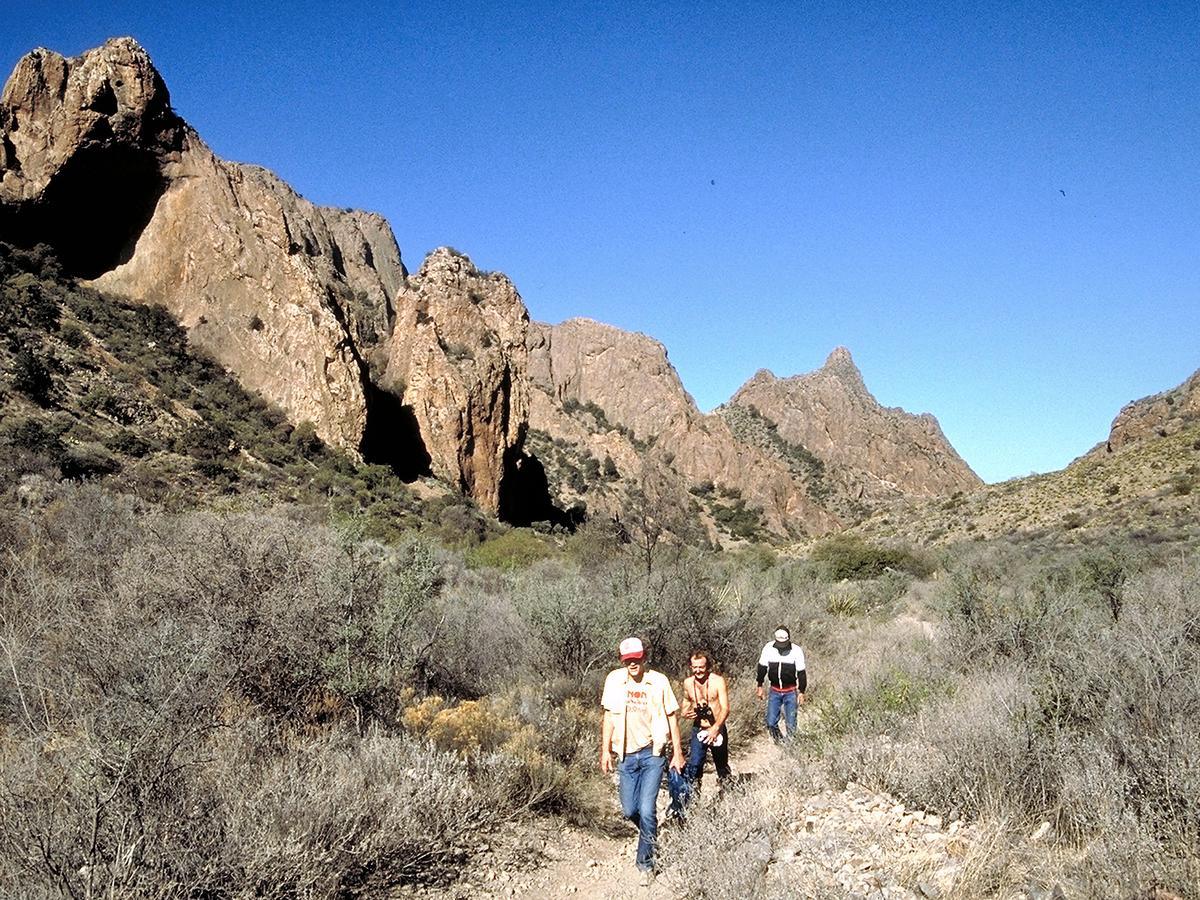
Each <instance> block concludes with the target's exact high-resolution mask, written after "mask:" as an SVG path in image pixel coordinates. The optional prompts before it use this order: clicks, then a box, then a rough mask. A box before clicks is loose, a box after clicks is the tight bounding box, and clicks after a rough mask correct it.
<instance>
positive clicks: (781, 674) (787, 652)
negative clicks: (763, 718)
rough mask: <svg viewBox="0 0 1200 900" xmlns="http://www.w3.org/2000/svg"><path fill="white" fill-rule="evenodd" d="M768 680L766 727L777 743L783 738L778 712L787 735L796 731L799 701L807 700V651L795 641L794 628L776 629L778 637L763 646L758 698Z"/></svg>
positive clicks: (760, 660) (759, 670)
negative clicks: (805, 662)
mask: <svg viewBox="0 0 1200 900" xmlns="http://www.w3.org/2000/svg"><path fill="white" fill-rule="evenodd" d="M764 680H765V681H766V682H767V688H768V690H769V692H770V693H769V696H768V697H767V731H768V732H770V734H771V737H772V739H774V741H775V743H779V742H780V741H782V740H783V736H782V735H781V734H780V733H779V714H780V713H781V712H782V713H783V715H784V718H785V719H786V721H787V736H788V737H789V738H790V737H791V736H792V735H794V734H795V733H796V704H797V703H803V702H804V692H805V691H806V690H807V689H808V673H807V672H806V671H805V669H804V651H803V650H801V649H800V646H799V645H798V644H793V643H792V635H791V632H789V631H788V630H787V628H786V627H785V626H783V625H780V626H779V627H778V628H777V629H776V630H775V640H773V641H771V642H770V643H768V644H767V645H766V646H765V647H763V649H762V654H761V655H760V656H759V657H758V690H757V693H758V699H759V700H762V699H763V696H764V694H763V681H764Z"/></svg>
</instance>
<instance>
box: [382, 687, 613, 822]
mask: <svg viewBox="0 0 1200 900" xmlns="http://www.w3.org/2000/svg"><path fill="white" fill-rule="evenodd" d="M584 709H585V708H584V706H583V705H582V704H581V703H580V702H579V701H578V700H576V699H574V698H568V699H567V700H566V702H565V703H562V704H560V705H552V704H551V703H549V702H548V701H547V699H546V698H545V697H544V696H542V695H540V694H538V693H535V692H533V691H530V690H527V689H526V690H523V689H520V688H518V689H515V690H514V689H512V688H509V689H508V690H507V691H506V692H505V693H503V694H501V695H497V696H495V697H491V698H487V699H483V700H465V701H461V702H459V703H449V702H447V701H446V700H444V699H442V698H441V697H438V696H430V697H427V698H425V699H424V700H422V701H421V702H419V703H416V704H414V705H412V706H410V707H409V708H407V709H406V710H405V712H404V715H403V723H404V726H405V728H406V729H407V731H408V732H409V733H410V734H412V735H414V736H418V737H421V738H423V739H425V740H428V741H430V742H431V743H432V744H433V745H434V746H435V747H437V748H439V749H441V750H443V751H446V752H452V753H456V754H458V755H459V756H460V757H462V758H464V759H466V760H468V761H476V760H477V759H478V757H479V756H480V755H481V754H482V755H487V756H489V757H490V759H491V761H492V762H491V764H492V765H495V763H496V762H499V763H500V767H499V769H497V771H496V774H497V775H499V776H500V783H502V784H503V790H504V792H505V794H506V797H505V799H506V801H507V802H506V804H505V806H506V809H507V810H508V813H509V814H510V815H511V814H513V813H515V812H516V811H518V810H522V809H542V810H553V811H556V812H569V813H572V814H575V815H577V816H578V815H581V814H587V813H594V812H595V809H594V807H593V804H592V801H591V799H590V798H589V796H588V793H587V792H586V790H580V786H579V785H577V784H576V782H578V781H579V774H578V773H572V772H571V771H570V770H569V767H570V766H571V765H572V764H574V763H577V762H578V760H579V757H580V755H581V753H586V756H587V759H588V761H589V762H590V761H591V758H592V757H593V755H594V753H593V752H592V751H593V750H594V747H593V744H594V737H595V734H596V732H597V730H598V727H599V726H598V719H597V718H596V717H594V716H588V715H587V714H586V713H585V711H584ZM585 746H586V748H587V750H586V751H584V749H583V748H584V747H585Z"/></svg>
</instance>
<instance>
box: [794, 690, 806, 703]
mask: <svg viewBox="0 0 1200 900" xmlns="http://www.w3.org/2000/svg"><path fill="white" fill-rule="evenodd" d="M796 702H797V703H799V704H800V705H801V706H803V705H804V704H805V703H806V702H807V700H806V698H805V696H804V692H803V691H797V693H796Z"/></svg>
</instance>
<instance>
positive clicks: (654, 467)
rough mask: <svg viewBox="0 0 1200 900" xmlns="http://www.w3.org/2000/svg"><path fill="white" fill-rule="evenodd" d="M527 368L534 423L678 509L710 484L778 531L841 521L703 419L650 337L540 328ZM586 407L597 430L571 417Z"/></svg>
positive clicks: (575, 324) (715, 422)
mask: <svg viewBox="0 0 1200 900" xmlns="http://www.w3.org/2000/svg"><path fill="white" fill-rule="evenodd" d="M529 372H530V380H531V383H532V388H533V390H532V401H531V411H530V426H531V427H532V428H537V429H539V430H541V431H544V432H546V433H548V434H549V435H550V436H551V438H558V439H559V440H567V441H571V442H574V443H576V444H578V445H583V446H585V447H586V448H587V450H588V452H590V453H591V454H593V455H594V456H597V457H598V456H600V455H601V454H603V455H607V456H608V457H609V458H611V459H613V460H614V461H615V463H616V467H617V469H618V470H619V471H621V472H626V473H631V475H632V480H633V481H634V482H635V483H644V482H646V481H651V482H653V483H655V484H657V485H659V490H660V491H661V492H664V494H665V496H667V497H674V498H675V499H674V500H673V503H674V504H675V505H676V506H678V505H681V504H686V503H687V502H689V501H688V499H687V496H688V495H687V491H688V490H689V489H695V488H696V487H697V486H706V487H707V488H709V489H718V490H721V491H724V492H725V494H726V495H727V496H728V497H729V498H730V499H734V498H736V499H739V500H742V501H743V502H744V504H745V505H746V506H749V507H751V508H752V509H754V510H759V511H761V515H762V519H763V523H764V525H765V527H766V528H767V529H768V530H770V531H772V532H775V533H776V534H780V535H785V534H789V533H809V534H820V533H824V532H826V531H829V530H830V529H832V528H836V527H837V526H838V524H839V522H838V519H837V517H836V516H834V515H832V514H830V513H829V511H828V510H826V509H825V508H823V507H822V506H821V505H819V504H818V503H816V502H814V501H813V500H812V499H811V498H810V497H808V496H807V495H806V493H805V491H804V490H803V488H802V486H801V485H799V484H797V483H796V481H795V480H794V479H793V478H792V477H791V475H790V474H789V472H788V470H787V468H786V467H785V466H783V465H782V464H780V463H779V462H778V461H776V460H773V459H769V458H767V457H765V456H764V455H762V454H761V453H759V452H758V451H757V450H756V449H755V448H753V447H749V446H746V445H744V444H741V443H739V442H738V441H736V440H735V439H734V436H733V434H732V432H731V431H730V429H729V426H728V425H727V424H726V423H725V422H724V421H723V420H722V419H721V418H720V417H718V416H712V415H703V414H702V413H701V412H700V411H699V410H698V409H697V408H696V404H695V402H694V401H693V400H692V398H691V396H689V395H688V393H687V391H685V390H684V388H683V384H682V382H681V381H680V379H679V375H678V373H677V372H676V371H675V368H674V366H672V365H671V363H670V361H669V360H668V358H667V351H666V348H665V347H663V345H662V344H660V343H659V342H658V341H655V340H654V339H652V338H649V337H647V336H645V335H642V334H636V333H631V332H627V331H622V330H621V329H618V328H614V327H612V326H609V325H604V324H601V323H599V322H594V321H591V320H589V319H571V320H568V321H566V322H563V323H562V324H560V325H555V326H548V325H535V326H534V327H533V328H532V329H531V331H530V351H529ZM580 408H583V409H592V410H598V411H599V414H600V419H599V420H596V419H595V418H594V416H595V413H593V414H592V415H593V419H592V421H594V422H595V424H596V425H598V426H599V427H596V428H590V429H589V428H586V427H583V426H581V424H580V421H579V417H577V416H575V417H573V416H572V413H573V412H574V411H576V410H579V409H580ZM701 493H702V494H703V492H701ZM623 499H624V498H623V497H621V496H615V497H611V498H610V502H615V503H616V504H617V505H618V506H619V505H620V503H621V502H622V501H623ZM589 502H590V501H589ZM660 505H661V503H660Z"/></svg>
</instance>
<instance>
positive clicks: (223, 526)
mask: <svg viewBox="0 0 1200 900" xmlns="http://www.w3.org/2000/svg"><path fill="white" fill-rule="evenodd" d="M0 534H2V535H3V547H2V548H0V549H2V559H3V562H2V563H0V629H2V630H0V663H2V669H3V672H4V674H3V677H2V680H0V716H2V717H3V718H2V721H3V730H2V731H0V754H2V757H3V773H4V774H3V778H2V781H0V883H3V884H5V885H14V886H15V885H21V886H23V887H25V888H28V889H29V890H30V891H33V892H35V893H37V892H41V893H46V894H50V895H61V896H96V895H101V894H113V895H128V896H209V897H220V896H231V897H232V896H248V895H255V896H279V897H297V896H378V895H380V894H382V893H384V892H386V891H388V890H391V889H394V888H396V887H397V886H402V885H411V884H419V883H439V882H446V881H451V880H453V879H454V878H456V877H458V876H459V875H460V874H461V873H462V871H464V869H463V867H464V866H469V865H470V862H471V859H472V856H473V855H474V854H476V853H477V852H478V849H479V847H480V844H481V841H480V836H481V835H493V834H496V833H499V832H502V831H507V832H511V831H513V830H519V828H520V827H521V823H522V821H525V820H527V819H528V817H531V816H543V815H550V816H562V817H565V818H567V819H569V820H573V821H576V822H581V823H589V822H595V821H598V820H600V819H602V818H604V817H605V816H610V815H611V810H610V807H611V797H609V795H608V791H609V788H607V787H606V786H605V785H604V784H602V783H601V782H600V780H599V778H598V776H597V775H596V774H595V773H594V768H595V762H594V756H595V741H596V737H595V735H596V715H595V700H596V695H597V691H598V685H599V679H600V678H601V677H602V676H603V673H604V672H605V671H607V669H608V668H609V667H610V665H611V658H612V647H613V646H614V643H615V641H616V640H617V639H619V637H620V636H621V635H623V634H625V633H628V632H638V633H641V634H643V635H645V636H646V638H647V640H648V641H649V642H650V643H651V645H652V646H653V647H655V648H656V654H657V656H658V658H659V660H660V663H659V664H660V665H661V666H662V667H663V668H665V669H667V670H668V671H670V672H672V673H673V674H676V675H678V674H680V673H681V671H682V669H683V665H684V662H685V660H686V655H687V652H688V649H689V648H690V647H692V646H694V645H707V646H710V647H713V648H714V649H715V650H716V652H717V654H718V655H719V656H720V658H721V659H722V660H724V662H725V665H726V668H727V669H728V670H729V672H730V673H731V674H732V675H733V676H734V678H735V683H734V699H735V703H736V704H737V705H738V714H737V715H736V717H735V726H736V727H735V729H734V733H733V740H734V742H735V746H737V745H741V746H745V745H746V743H747V742H749V741H750V740H752V739H754V736H755V732H756V730H757V722H756V720H757V711H755V712H754V713H751V710H752V709H754V704H753V701H752V699H751V695H750V687H751V679H750V678H749V677H748V673H749V671H750V667H751V666H752V665H753V662H754V660H755V658H756V656H757V651H758V648H759V647H760V646H761V638H762V635H764V634H767V633H769V631H770V630H771V629H772V627H773V626H774V625H775V624H776V623H777V622H778V621H788V622H791V623H793V624H794V626H795V628H796V631H797V633H798V634H799V635H800V639H801V640H802V641H803V643H804V644H805V646H806V648H807V649H808V652H809V656H810V669H811V673H812V678H813V691H812V695H811V698H812V703H813V712H812V714H811V715H810V717H809V718H808V719H807V720H806V725H805V727H804V730H803V734H802V735H801V741H800V742H799V743H798V745H797V747H796V756H795V763H796V772H795V775H794V778H795V782H794V783H795V784H796V785H816V784H820V783H828V784H835V785H836V784H844V783H846V782H849V781H855V782H858V783H860V784H865V785H869V786H874V787H878V788H880V789H884V790H887V791H889V792H891V793H892V794H893V795H895V796H897V797H899V798H902V799H903V801H904V802H905V803H907V804H909V805H910V806H913V807H918V808H922V809H926V810H929V811H931V812H937V813H939V814H941V815H943V816H946V817H961V818H962V819H964V820H970V821H978V822H984V823H990V824H991V825H993V826H994V827H995V829H996V831H995V834H996V835H997V836H996V841H995V844H994V846H993V847H992V851H991V855H990V856H989V857H988V859H987V860H983V861H981V862H980V864H979V865H977V866H976V867H975V869H973V870H972V872H971V873H970V875H971V878H970V880H965V879H964V881H963V882H962V887H961V891H960V893H959V894H958V895H959V896H964V897H965V896H988V895H989V894H995V895H1002V893H1003V891H1004V890H1006V889H1009V888H1012V887H1014V886H1018V887H1019V886H1021V885H1023V884H1027V883H1029V882H1030V879H1034V880H1038V879H1041V880H1043V881H1053V882H1058V881H1061V882H1062V883H1065V884H1068V885H1075V886H1077V889H1078V890H1079V891H1082V892H1084V893H1086V894H1087V895H1091V896H1113V897H1123V896H1130V894H1131V893H1132V892H1135V891H1137V890H1142V889H1146V888H1148V887H1149V886H1153V885H1161V886H1165V887H1171V888H1173V889H1175V890H1185V889H1186V887H1187V886H1188V885H1190V884H1192V883H1194V882H1195V879H1196V878H1197V875H1198V870H1197V858H1196V854H1195V849H1194V848H1195V847H1196V846H1197V843H1196V841H1197V837H1198V834H1197V832H1198V829H1200V770H1198V769H1197V763H1196V760H1197V758H1198V755H1197V750H1200V725H1197V722H1200V718H1198V715H1197V714H1198V713H1200V710H1198V709H1197V705H1198V703H1200V685H1198V684H1197V679H1198V677H1200V676H1198V675H1197V673H1198V671H1200V667H1198V665H1197V663H1198V662H1200V660H1198V659H1197V656H1198V655H1200V639H1198V636H1197V633H1196V625H1195V623H1196V621H1197V618H1198V614H1200V584H1198V581H1197V577H1196V574H1197V573H1196V567H1195V559H1194V557H1192V556H1190V555H1189V554H1188V553H1187V552H1181V551H1180V550H1178V549H1175V550H1173V551H1171V552H1170V553H1169V554H1168V555H1167V556H1166V557H1162V558H1158V557H1154V556H1153V555H1151V554H1149V553H1147V552H1145V551H1141V552H1138V553H1134V552H1133V551H1130V550H1127V549H1125V548H1122V547H1116V546H1104V547H1095V548H1090V549H1088V550H1087V551H1085V552H1082V553H1080V552H1073V551H1072V552H1062V553H1059V554H1045V553H1032V552H1031V551H1030V550H1029V549H1028V548H1022V547H1020V546H1011V545H1005V546H991V547H983V548H972V549H971V550H970V551H969V552H965V553H962V554H956V553H954V552H942V553H940V554H939V555H937V556H930V555H928V554H921V553H919V552H917V551H913V550H911V549H910V550H907V551H904V552H903V553H901V551H900V550H898V549H897V548H884V547H872V546H871V545H866V544H863V543H861V542H854V541H846V540H844V539H842V540H840V541H835V542H831V543H829V544H827V545H823V546H822V548H821V549H820V552H817V553H815V554H813V556H814V558H813V559H809V560H781V559H780V558H778V557H776V556H775V554H774V553H772V552H771V551H767V550H754V551H751V552H744V553H741V554H714V553H706V554H703V555H702V554H699V553H691V552H685V551H683V550H681V549H680V548H678V547H673V546H669V545H668V546H667V547H665V548H664V549H662V550H661V552H660V553H658V554H657V556H656V557H655V558H654V559H653V560H652V564H651V566H650V567H649V570H648V571H647V569H646V567H645V565H644V560H643V559H642V558H641V557H640V556H639V555H638V554H636V553H635V552H631V550H630V548H629V547H628V546H627V545H623V544H621V543H619V542H618V541H616V540H615V539H614V538H613V537H612V536H611V535H610V534H609V533H607V532H606V531H603V530H601V529H592V530H588V529H585V530H583V531H582V532H580V533H579V534H577V535H575V536H572V537H570V538H564V539H561V540H559V541H558V542H557V543H554V542H551V541H547V540H545V539H544V538H539V537H537V536H535V535H533V534H532V533H530V532H526V531H511V532H508V534H509V535H518V536H522V535H523V536H524V537H522V538H521V540H519V541H514V540H512V539H509V540H508V541H507V542H496V543H498V544H499V546H500V547H501V548H503V547H508V548H509V550H510V553H509V554H505V553H501V552H497V553H495V554H494V555H492V556H490V557H486V558H485V559H483V560H481V559H480V558H479V557H478V553H477V551H476V552H475V554H474V555H472V554H469V553H464V552H463V551H459V550H451V549H446V548H445V547H443V546H441V545H438V544H436V543H435V542H433V541H431V540H430V539H429V538H428V537H424V538H422V537H419V536H415V535H407V536H401V537H399V538H398V539H396V540H394V541H389V542H384V541H380V540H378V539H374V538H370V537H368V536H366V535H365V534H364V531H363V518H362V517H350V518H345V519H341V520H338V521H335V522H332V523H331V522H329V521H326V520H323V519H322V518H321V517H320V516H319V515H316V514H314V512H313V510H312V509H310V508H305V507H300V506H290V507H278V506H277V507H273V508H253V507H251V506H247V508H244V509H239V510H232V509H226V510H222V511H219V512H217V511H212V510H169V509H166V508H164V507H162V506H161V505H158V504H152V503H147V502H144V501H141V500H138V499H137V498H135V497H131V496H128V495H117V494H114V493H112V492H109V491H106V490H104V489H103V487H102V486H99V485H70V484H63V485H58V486H55V487H54V488H53V490H51V491H50V492H49V493H48V495H47V496H45V497H44V498H43V499H42V501H41V503H40V504H39V505H37V506H30V507H26V508H25V509H20V510H13V509H10V510H8V511H7V512H5V513H4V516H3V529H2V530H0ZM529 542H538V545H539V546H540V547H541V548H542V552H541V553H540V554H537V555H536V556H537V558H534V556H533V555H530V554H528V552H527V547H526V546H524V545H527V544H528V543H529ZM484 546H487V545H486V544H485V545H484ZM898 562H902V563H904V564H905V565H904V567H901V566H899V565H897V563H898ZM847 572H849V573H850V575H849V576H847ZM797 789H800V788H797ZM756 804H757V801H756V800H755V799H754V797H752V796H750V795H748V794H745V795H735V796H734V797H732V798H730V800H729V801H728V802H727V803H723V804H720V805H718V806H716V807H713V808H712V809H713V810H714V814H713V817H712V818H711V819H709V820H705V819H703V818H700V819H698V820H697V821H696V823H694V824H693V825H692V826H690V828H699V827H705V828H710V829H714V830H713V831H712V833H713V834H716V835H721V836H722V837H721V838H720V839H721V840H722V841H724V842H726V843H728V846H729V848H730V851H729V852H730V853H731V854H733V855H734V856H737V854H745V853H749V852H751V850H752V845H751V843H748V841H749V840H750V838H751V837H753V838H754V840H755V841H757V842H758V843H759V844H761V843H762V842H763V841H767V842H768V845H769V844H770V842H771V841H772V840H773V839H776V838H778V835H774V836H773V834H772V832H771V830H770V822H771V819H770V817H764V816H763V815H762V814H761V810H760V809H758V807H757V805H756ZM1042 821H1048V822H1050V823H1051V826H1052V831H1051V835H1052V838H1051V840H1050V841H1049V842H1047V843H1044V844H1042V845H1040V846H1041V847H1042V848H1043V850H1042V855H1041V856H1039V857H1031V856H1030V855H1029V848H1028V847H1027V846H1026V844H1025V843H1022V842H1021V840H1020V838H1021V837H1022V836H1023V835H1025V834H1027V833H1028V832H1029V831H1030V830H1031V829H1033V828H1035V827H1036V826H1037V825H1038V824H1039V823H1040V822H1042ZM764 829H765V830H764ZM688 833H689V832H688V831H684V832H675V837H674V838H671V837H670V836H669V835H668V837H667V838H666V839H665V840H666V845H665V847H664V859H665V861H666V862H667V863H668V864H669V865H675V866H679V867H683V866H687V865H691V863H690V862H689V861H688V859H687V858H686V853H684V851H683V846H684V845H683V844H680V843H678V842H679V841H680V840H681V839H685V838H686V835H687V834H688ZM672 841H674V842H675V843H672ZM731 859H732V857H731ZM533 862H536V860H526V861H525V864H526V865H528V864H532V863H533ZM984 862H986V865H984V864H983V863H984ZM714 871H727V872H728V873H730V874H729V880H728V881H725V882H721V881H713V882H712V883H711V884H710V886H709V887H708V888H707V890H708V891H709V893H708V896H738V895H742V896H744V895H745V894H744V891H745V890H746V889H747V884H749V888H750V889H754V878H753V877H752V876H753V873H752V871H751V870H748V869H746V868H745V867H739V866H736V865H730V866H728V867H724V868H720V867H718V868H716V869H714ZM748 873H749V874H748ZM735 876H736V877H735ZM748 878H749V879H750V881H749V882H747V879H748Z"/></svg>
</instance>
